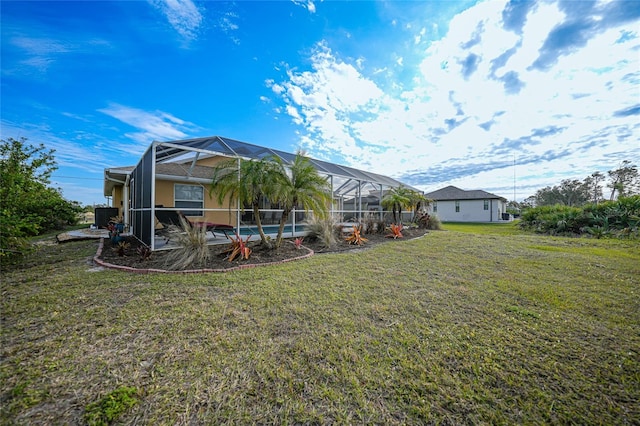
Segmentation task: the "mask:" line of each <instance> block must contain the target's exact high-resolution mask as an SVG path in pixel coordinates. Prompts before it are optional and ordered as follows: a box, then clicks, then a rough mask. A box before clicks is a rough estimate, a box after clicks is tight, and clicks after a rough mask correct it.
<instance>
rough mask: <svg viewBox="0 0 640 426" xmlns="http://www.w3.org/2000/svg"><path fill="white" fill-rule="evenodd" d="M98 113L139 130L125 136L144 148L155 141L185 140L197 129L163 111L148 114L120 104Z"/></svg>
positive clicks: (111, 105) (100, 110) (112, 105)
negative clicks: (189, 133)
mask: <svg viewBox="0 0 640 426" xmlns="http://www.w3.org/2000/svg"><path fill="white" fill-rule="evenodd" d="M98 111H99V112H102V113H104V114H106V115H108V116H111V117H113V118H115V119H117V120H120V121H122V122H123V123H126V124H128V125H130V126H131V127H134V128H135V129H137V130H138V131H136V132H129V133H125V136H126V137H128V138H130V139H132V140H134V141H136V142H138V143H139V144H142V145H144V146H147V145H149V144H150V143H151V142H152V141H155V140H158V141H166V140H174V139H184V138H186V137H187V135H188V133H187V132H193V130H194V129H195V126H194V125H193V124H192V123H189V122H186V121H184V120H181V119H179V118H177V117H175V116H173V115H171V114H168V113H166V112H162V111H154V112H148V111H143V110H140V109H136V108H131V107H128V106H124V105H119V104H110V105H109V106H108V107H107V108H102V109H99V110H98Z"/></svg>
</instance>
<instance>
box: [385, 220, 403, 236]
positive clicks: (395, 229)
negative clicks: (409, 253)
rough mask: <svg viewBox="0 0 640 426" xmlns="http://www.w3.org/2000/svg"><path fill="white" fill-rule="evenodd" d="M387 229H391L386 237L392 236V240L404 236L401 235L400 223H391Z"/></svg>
mask: <svg viewBox="0 0 640 426" xmlns="http://www.w3.org/2000/svg"><path fill="white" fill-rule="evenodd" d="M389 229H390V230H391V233H390V234H388V235H387V238H393V239H394V240H395V239H398V238H404V236H403V235H402V224H399V225H394V224H393V223H392V224H391V226H390V227H389Z"/></svg>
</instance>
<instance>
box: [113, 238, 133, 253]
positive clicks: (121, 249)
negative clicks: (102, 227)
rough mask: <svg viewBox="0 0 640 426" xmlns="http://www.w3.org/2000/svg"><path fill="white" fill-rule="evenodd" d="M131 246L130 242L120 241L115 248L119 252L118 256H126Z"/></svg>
mask: <svg viewBox="0 0 640 426" xmlns="http://www.w3.org/2000/svg"><path fill="white" fill-rule="evenodd" d="M129 247H131V244H129V243H128V242H126V241H119V242H118V245H117V246H115V247H114V248H113V249H114V250H115V251H116V252H117V253H118V256H120V257H124V256H125V255H126V254H127V250H128V249H129Z"/></svg>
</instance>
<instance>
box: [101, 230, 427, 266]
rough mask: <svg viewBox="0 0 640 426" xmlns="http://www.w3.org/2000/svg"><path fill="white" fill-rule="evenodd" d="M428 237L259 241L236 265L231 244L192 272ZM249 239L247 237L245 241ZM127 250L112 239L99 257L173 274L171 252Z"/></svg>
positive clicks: (410, 233)
mask: <svg viewBox="0 0 640 426" xmlns="http://www.w3.org/2000/svg"><path fill="white" fill-rule="evenodd" d="M425 233H426V230H424V229H418V228H405V229H403V230H402V234H403V238H401V239H393V238H388V237H387V236H386V235H387V234H386V233H385V234H379V233H374V234H367V235H365V236H364V237H365V238H367V240H368V241H366V242H365V243H364V244H363V245H356V244H348V243H347V242H346V241H344V239H343V240H339V241H338V242H337V243H336V244H334V245H332V246H331V247H325V246H324V245H323V244H322V243H321V242H320V241H318V240H314V239H311V238H305V239H303V241H302V246H301V247H300V248H298V247H296V246H295V244H294V240H293V239H285V240H283V242H282V245H281V246H280V247H279V248H277V249H267V248H265V247H262V246H261V245H260V241H259V239H258V238H257V237H256V238H255V241H252V240H249V247H250V248H251V250H252V252H251V255H250V256H249V259H242V260H239V259H238V258H236V259H234V260H233V261H231V262H230V261H229V260H228V253H227V252H226V251H227V249H228V248H229V244H218V245H211V246H209V251H210V258H209V260H208V261H207V262H206V263H197V264H194V265H192V267H191V268H190V269H191V270H213V271H221V270H230V269H235V268H238V267H248V266H255V265H261V264H271V263H282V262H287V261H291V260H296V259H299V258H304V257H308V256H309V255H311V254H314V253H336V252H342V251H353V250H363V249H367V248H371V247H373V246H376V245H378V244H382V243H400V242H402V241H404V240H408V239H411V238H416V237H420V236H423V235H424V234H425ZM245 238H246V237H245ZM122 242H123V243H125V247H123V246H119V245H114V244H112V243H111V241H109V240H108V239H105V240H104V244H103V246H102V250H99V253H98V254H97V255H96V259H97V261H98V262H99V263H104V264H106V265H105V266H114V265H115V266H116V267H127V268H135V269H139V270H171V269H173V268H172V265H171V263H170V262H171V259H170V257H169V254H170V250H157V251H155V252H153V253H152V254H151V255H150V256H149V257H148V258H144V256H143V255H142V254H141V253H140V248H141V247H142V246H143V244H142V243H141V242H140V241H139V240H137V239H136V238H134V237H131V236H129V237H125V238H124V239H123V240H122Z"/></svg>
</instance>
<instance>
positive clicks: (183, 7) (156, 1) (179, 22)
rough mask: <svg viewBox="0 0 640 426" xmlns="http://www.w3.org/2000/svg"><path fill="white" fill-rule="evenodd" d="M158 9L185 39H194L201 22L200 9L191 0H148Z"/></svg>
mask: <svg viewBox="0 0 640 426" xmlns="http://www.w3.org/2000/svg"><path fill="white" fill-rule="evenodd" d="M149 3H150V4H151V5H152V6H154V7H155V8H156V9H157V10H159V11H160V12H161V13H162V14H163V15H165V17H166V18H167V20H168V21H169V24H171V26H172V27H173V28H174V29H175V30H176V31H177V32H178V34H180V36H182V37H183V38H184V39H185V40H194V39H196V38H197V36H198V31H199V30H200V26H201V25H202V22H203V16H202V13H201V11H200V9H199V8H198V7H197V6H196V5H195V4H194V3H193V2H192V1H191V0H149Z"/></svg>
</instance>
